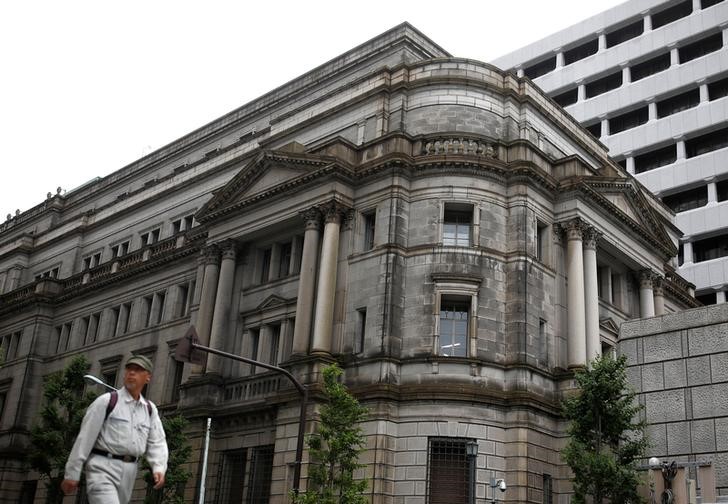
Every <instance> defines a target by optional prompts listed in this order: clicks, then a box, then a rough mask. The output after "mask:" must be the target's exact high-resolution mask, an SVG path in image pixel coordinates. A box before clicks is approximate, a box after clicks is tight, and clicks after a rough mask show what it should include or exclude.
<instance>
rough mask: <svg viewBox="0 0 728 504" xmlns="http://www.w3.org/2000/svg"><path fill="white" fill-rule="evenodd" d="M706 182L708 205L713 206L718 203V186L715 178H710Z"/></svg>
mask: <svg viewBox="0 0 728 504" xmlns="http://www.w3.org/2000/svg"><path fill="white" fill-rule="evenodd" d="M706 182H707V183H708V205H715V204H716V203H718V186H717V185H716V182H715V177H710V178H709V179H707V180H706Z"/></svg>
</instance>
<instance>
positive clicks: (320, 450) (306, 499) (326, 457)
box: [293, 365, 367, 504]
mask: <svg viewBox="0 0 728 504" xmlns="http://www.w3.org/2000/svg"><path fill="white" fill-rule="evenodd" d="M339 376H341V369H340V368H339V367H338V366H336V365H332V366H327V367H326V368H324V370H323V377H324V388H323V390H324V395H325V396H326V398H327V399H328V403H327V404H325V405H324V406H323V407H322V408H321V423H320V425H319V427H318V432H317V433H316V434H312V435H311V436H310V437H309V438H308V442H307V444H308V447H309V454H310V457H311V461H312V462H311V466H310V469H309V477H308V490H307V491H306V492H303V493H300V494H299V495H298V496H294V499H293V500H294V502H295V503H296V504H363V503H365V502H367V501H366V497H364V495H362V494H363V492H364V490H366V487H367V482H366V480H359V481H355V480H354V471H355V470H356V469H359V468H361V467H364V465H363V464H359V462H358V460H359V454H360V453H361V452H362V451H363V450H364V445H365V439H364V434H363V433H362V430H361V427H360V426H359V425H358V424H359V423H360V422H361V421H363V420H364V419H365V417H366V415H367V409H366V408H365V407H363V406H361V405H360V404H359V401H357V400H356V398H355V397H354V396H352V395H351V394H350V393H349V392H348V391H347V390H346V387H344V385H342V384H341V383H339V381H338V378H339Z"/></svg>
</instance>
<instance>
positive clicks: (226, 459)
mask: <svg viewBox="0 0 728 504" xmlns="http://www.w3.org/2000/svg"><path fill="white" fill-rule="evenodd" d="M246 454H247V450H245V449H244V448H243V449H240V450H228V451H224V452H222V457H221V458H222V461H221V463H220V468H219V469H218V475H217V495H216V499H215V504H240V503H241V502H242V501H243V479H244V477H245V459H246Z"/></svg>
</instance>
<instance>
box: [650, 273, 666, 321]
mask: <svg viewBox="0 0 728 504" xmlns="http://www.w3.org/2000/svg"><path fill="white" fill-rule="evenodd" d="M664 281H665V279H664V278H662V277H660V276H655V278H654V280H653V282H652V289H653V293H654V295H655V315H657V316H660V315H664V314H665V291H664V290H663V285H662V284H663V282H664Z"/></svg>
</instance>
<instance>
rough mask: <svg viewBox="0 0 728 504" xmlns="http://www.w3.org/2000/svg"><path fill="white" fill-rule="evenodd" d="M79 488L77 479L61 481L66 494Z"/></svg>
mask: <svg viewBox="0 0 728 504" xmlns="http://www.w3.org/2000/svg"><path fill="white" fill-rule="evenodd" d="M162 479H164V478H162ZM77 488H78V481H76V480H68V479H64V480H63V481H61V490H62V491H63V493H64V495H71V494H72V493H74V492H75V491H76V489H77Z"/></svg>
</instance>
